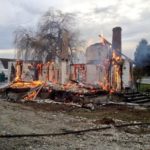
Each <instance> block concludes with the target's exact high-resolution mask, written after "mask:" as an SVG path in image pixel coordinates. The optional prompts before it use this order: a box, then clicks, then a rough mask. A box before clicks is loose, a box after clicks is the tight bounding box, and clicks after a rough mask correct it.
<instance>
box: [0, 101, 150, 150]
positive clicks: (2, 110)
mask: <svg viewBox="0 0 150 150" xmlns="http://www.w3.org/2000/svg"><path fill="white" fill-rule="evenodd" d="M149 116H150V111H149V110H133V109H131V108H130V109H128V108H126V107H118V106H116V107H112V106H107V107H102V108H99V110H95V111H90V110H88V109H82V108H78V109H77V108H75V107H66V106H63V105H57V104H37V103H12V102H7V101H4V100H0V135H7V134H11V135H15V134H36V133H38V134H48V133H65V132H68V131H77V130H82V129H90V128H97V127H105V126H108V124H103V123H104V122H102V120H103V118H108V117H109V118H113V121H114V122H115V123H116V124H122V123H127V122H137V121H140V122H142V121H143V122H145V121H147V122H149V120H148V118H150V117H149ZM111 126H112V127H111V129H107V130H100V131H90V132H85V133H82V134H68V135H60V136H43V137H19V138H17V137H16V138H0V150H60V149H61V150H120V149H121V150H129V149H130V150H150V127H148V126H144V127H138V126H135V127H128V128H121V129H120V128H119V129H118V128H115V127H114V126H113V125H111Z"/></svg>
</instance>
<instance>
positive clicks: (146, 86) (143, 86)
mask: <svg viewBox="0 0 150 150" xmlns="http://www.w3.org/2000/svg"><path fill="white" fill-rule="evenodd" d="M148 90H149V92H150V84H143V83H141V84H140V85H139V91H141V92H145V91H148Z"/></svg>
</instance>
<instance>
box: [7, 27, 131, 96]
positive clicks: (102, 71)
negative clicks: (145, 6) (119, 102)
mask: <svg viewBox="0 0 150 150" xmlns="http://www.w3.org/2000/svg"><path fill="white" fill-rule="evenodd" d="M53 58H54V59H50V60H49V61H48V62H46V63H43V62H40V61H35V60H34V61H32V60H26V61H22V60H19V61H13V62H10V63H9V68H10V69H9V70H10V77H9V79H10V81H13V82H14V84H13V85H11V88H14V89H15V88H25V89H26V88H31V87H32V88H33V89H34V90H33V92H31V93H29V94H27V96H26V97H25V98H27V99H34V98H35V97H36V96H37V95H38V93H39V91H40V90H41V89H46V91H47V93H48V94H50V93H51V91H55V88H56V87H57V88H56V89H57V92H58V91H59V90H60V91H61V93H62V91H63V92H64V93H65V94H66V93H67V94H68V93H69V95H70V91H73V93H74V94H75V95H76V94H77V93H78V94H77V95H80V94H84V93H85V92H86V93H91V92H92V93H93V92H96V91H97V89H96V88H97V87H98V90H104V91H111V92H115V91H121V90H122V89H123V88H126V87H131V81H132V61H131V60H130V59H129V58H128V57H127V56H125V55H124V54H123V53H122V52H121V28H120V27H116V28H114V29H113V40H112V44H111V43H110V42H108V41H107V40H106V39H105V38H104V37H103V36H100V43H96V44H93V45H91V46H89V47H88V48H87V49H86V54H85V55H84V53H81V52H78V53H77V52H76V53H75V55H73V58H74V59H73V62H72V63H71V60H70V58H71V57H70V53H69V50H68V44H67V35H66V34H65V35H64V38H63V42H62V51H61V52H60V54H59V55H56V56H55V57H53ZM80 83H81V84H80ZM95 85H96V86H95ZM58 89H59V90H58ZM79 93H80V94H79Z"/></svg>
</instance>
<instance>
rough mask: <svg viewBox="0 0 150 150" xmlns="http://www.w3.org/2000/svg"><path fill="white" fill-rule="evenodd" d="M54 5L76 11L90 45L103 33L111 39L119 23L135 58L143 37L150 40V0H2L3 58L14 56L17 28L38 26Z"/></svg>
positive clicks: (0, 42) (0, 38) (0, 51)
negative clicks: (14, 37)
mask: <svg viewBox="0 0 150 150" xmlns="http://www.w3.org/2000/svg"><path fill="white" fill-rule="evenodd" d="M50 7H54V8H56V9H60V10H62V11H64V12H76V14H77V17H78V24H77V26H78V27H79V30H80V32H81V36H82V38H83V39H84V40H85V41H86V45H87V46H88V45H89V44H92V43H95V42H99V38H98V35H99V34H101V33H102V34H103V35H104V36H105V37H106V38H107V39H108V40H109V41H110V42H111V39H112V28H113V27H115V26H120V27H122V49H123V52H124V53H125V54H126V55H128V56H129V57H131V58H133V54H134V51H135V48H136V45H137V44H138V42H139V41H140V40H141V39H142V38H145V39H147V40H148V41H149V42H150V0H0V57H12V56H13V55H12V54H13V49H14V45H13V32H14V30H15V29H17V28H18V27H20V26H23V27H29V26H30V27H32V28H34V27H35V25H36V23H37V21H38V20H39V18H40V17H41V16H42V14H43V13H44V12H45V11H47V10H48V9H49V8H50Z"/></svg>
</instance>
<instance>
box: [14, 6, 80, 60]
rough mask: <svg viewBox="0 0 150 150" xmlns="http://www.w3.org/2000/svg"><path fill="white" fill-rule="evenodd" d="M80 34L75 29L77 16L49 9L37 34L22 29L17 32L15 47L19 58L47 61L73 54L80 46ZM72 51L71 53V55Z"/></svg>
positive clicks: (40, 23) (41, 21)
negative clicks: (44, 58)
mask: <svg viewBox="0 0 150 150" xmlns="http://www.w3.org/2000/svg"><path fill="white" fill-rule="evenodd" d="M78 35H79V32H77V30H76V29H75V14H72V13H62V12H61V11H60V10H55V9H53V8H51V9H49V10H48V11H47V12H46V13H45V14H44V15H43V16H42V17H41V19H40V21H39V24H38V27H37V32H31V31H30V30H27V29H20V30H17V31H16V32H15V41H14V43H15V45H16V47H17V53H18V57H20V56H21V55H22V56H24V57H23V58H24V59H27V57H28V55H29V54H30V56H31V59H33V58H34V59H37V60H42V58H43V56H44V57H45V56H46V61H48V60H51V59H54V58H55V56H58V57H64V55H62V54H65V55H69V54H72V50H76V49H77V46H79V44H80V41H79V36H78ZM69 50H70V53H69Z"/></svg>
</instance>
